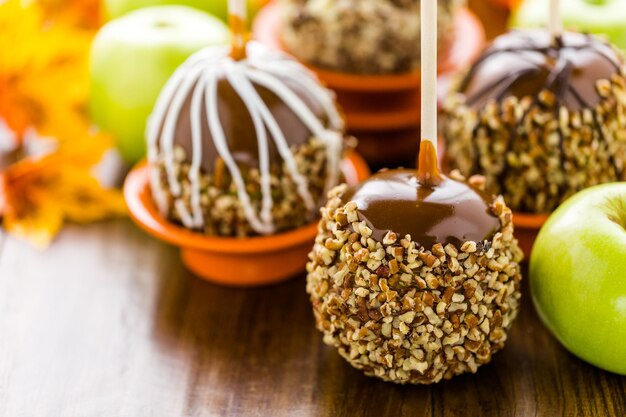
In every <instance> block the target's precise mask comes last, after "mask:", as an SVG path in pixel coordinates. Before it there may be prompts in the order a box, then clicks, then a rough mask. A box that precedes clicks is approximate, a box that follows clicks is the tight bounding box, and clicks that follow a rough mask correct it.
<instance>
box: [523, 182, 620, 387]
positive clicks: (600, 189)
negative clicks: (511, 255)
mask: <svg viewBox="0 0 626 417" xmlns="http://www.w3.org/2000/svg"><path fill="white" fill-rule="evenodd" d="M530 288H531V293H532V299H533V302H534V303H535V307H536V309H537V312H538V313H539V316H540V317H541V319H542V320H543V322H544V323H545V324H546V326H547V327H548V329H549V330H550V331H551V332H552V334H553V335H554V336H555V337H556V338H557V339H558V340H559V341H560V342H561V343H562V344H563V345H564V346H565V347H566V348H567V349H568V350H569V351H570V352H572V353H573V354H575V355H576V356H578V357H580V358H582V359H583V360H585V361H587V362H589V363H591V364H593V365H595V366H597V367H599V368H602V369H605V370H608V371H611V372H615V373H618V374H622V375H626V183H613V184H605V185H600V186H596V187H592V188H589V189H587V190H585V191H582V192H581V193H579V194H576V195H575V196H574V197H572V198H570V199H569V200H567V201H566V202H565V203H564V204H563V205H562V206H561V207H559V208H558V209H557V210H556V211H555V212H554V213H553V214H552V216H551V217H550V219H549V220H548V222H547V223H546V224H545V225H544V227H543V228H542V229H541V232H540V233H539V236H538V237H537V241H536V242H535V246H534V248H533V251H532V254H531V258H530Z"/></svg>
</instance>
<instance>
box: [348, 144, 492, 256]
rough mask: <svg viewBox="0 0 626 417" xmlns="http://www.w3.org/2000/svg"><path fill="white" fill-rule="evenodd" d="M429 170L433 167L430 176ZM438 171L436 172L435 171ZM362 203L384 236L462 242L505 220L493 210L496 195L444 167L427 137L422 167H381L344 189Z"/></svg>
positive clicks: (362, 211) (378, 235)
mask: <svg viewBox="0 0 626 417" xmlns="http://www.w3.org/2000/svg"><path fill="white" fill-rule="evenodd" d="M425 173H430V175H429V176H427V177H425V176H424V174H425ZM435 174H436V175H435ZM342 200H343V202H344V203H347V202H349V201H354V202H355V203H356V204H357V208H358V212H359V218H360V219H361V220H364V221H365V222H366V223H367V225H368V226H369V227H370V228H371V229H372V231H373V234H372V237H373V238H374V239H376V240H378V241H382V240H383V237H384V236H385V234H387V232H389V231H393V232H395V233H397V234H399V235H400V236H404V235H407V234H409V235H411V239H412V240H413V241H414V242H416V243H418V244H419V245H421V246H424V247H426V248H431V247H432V246H433V245H434V244H436V243H442V244H444V245H445V244H448V243H452V244H453V245H455V246H457V247H460V246H461V245H462V244H463V243H464V242H466V241H468V240H472V241H476V242H479V241H483V240H485V239H490V238H491V237H492V236H493V235H494V234H495V233H496V232H497V231H498V230H499V229H500V221H499V219H498V218H497V217H496V216H494V215H493V214H492V213H491V211H490V208H489V206H490V204H491V202H492V199H491V198H489V196H487V195H486V194H485V193H483V192H482V191H480V190H478V189H476V188H474V187H472V186H470V185H469V184H467V183H464V182H460V181H456V180H453V179H451V178H448V177H446V176H445V175H442V174H440V173H439V170H438V168H437V163H436V154H435V148H434V147H433V145H432V144H431V143H430V142H426V141H422V144H421V149H420V170H419V171H418V172H416V171H414V170H406V169H405V170H393V171H382V172H379V173H378V174H375V175H374V176H372V177H371V178H370V179H368V180H366V181H365V182H363V183H361V184H360V185H358V186H356V187H352V188H349V189H348V191H347V192H346V193H345V194H344V195H343V197H342Z"/></svg>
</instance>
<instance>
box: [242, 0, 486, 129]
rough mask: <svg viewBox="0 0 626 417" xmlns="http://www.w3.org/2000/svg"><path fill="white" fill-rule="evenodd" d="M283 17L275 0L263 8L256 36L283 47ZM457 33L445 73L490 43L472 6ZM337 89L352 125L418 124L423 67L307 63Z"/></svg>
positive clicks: (442, 66)
mask: <svg viewBox="0 0 626 417" xmlns="http://www.w3.org/2000/svg"><path fill="white" fill-rule="evenodd" d="M280 26H281V17H280V9H279V6H278V4H277V3H276V2H271V3H270V4H268V5H267V6H266V7H265V8H263V9H262V10H261V11H260V12H259V14H258V15H257V18H256V20H255V22H254V25H253V36H254V37H255V38H256V39H258V40H259V41H261V42H263V43H265V44H267V45H270V46H272V47H274V48H277V49H280V50H284V48H283V46H282V44H281V40H280ZM455 28H456V29H455V33H456V36H455V39H454V40H453V41H452V43H451V47H450V50H449V52H448V53H447V54H446V55H445V56H444V57H442V60H441V63H440V68H439V69H440V74H441V76H442V77H444V78H445V77H449V75H450V74H453V73H456V72H458V71H459V70H460V69H462V68H464V67H466V66H468V65H469V64H471V62H472V61H473V60H474V59H476V58H477V57H478V55H479V54H480V52H481V51H482V49H483V47H484V46H485V33H484V30H483V27H482V25H481V23H480V21H479V20H478V18H477V17H476V16H475V15H474V14H473V13H472V12H470V11H469V10H468V9H461V10H460V11H459V13H458V14H457V16H456V17H455ZM307 66H308V67H309V68H310V69H311V70H312V71H313V72H315V73H316V74H317V76H318V77H319V78H320V80H322V82H324V83H325V84H326V85H327V86H328V87H329V88H331V89H333V90H335V92H336V93H337V100H338V102H339V104H340V105H341V106H342V107H343V109H344V112H345V115H346V121H347V125H348V127H349V129H351V130H357V131H383V130H397V129H406V128H410V127H415V126H418V125H419V122H420V98H419V97H420V80H421V76H420V73H419V71H416V72H411V73H407V74H391V75H358V74H350V73H342V72H338V71H332V70H327V69H322V68H318V67H315V66H312V65H307Z"/></svg>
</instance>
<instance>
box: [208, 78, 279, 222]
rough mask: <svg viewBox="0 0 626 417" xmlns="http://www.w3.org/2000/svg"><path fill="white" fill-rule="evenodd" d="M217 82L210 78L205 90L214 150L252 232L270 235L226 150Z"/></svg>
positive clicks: (233, 161)
mask: <svg viewBox="0 0 626 417" xmlns="http://www.w3.org/2000/svg"><path fill="white" fill-rule="evenodd" d="M218 74H219V73H218ZM218 74H216V75H218ZM217 82H218V77H217V76H213V77H210V80H209V85H208V87H207V90H206V107H207V109H206V111H207V115H208V120H209V129H210V130H211V137H212V138H213V143H214V144H215V149H216V150H217V153H218V154H219V155H220V157H221V158H222V160H223V161H224V164H226V167H227V168H228V170H229V171H230V175H231V176H232V178H233V182H234V183H235V186H236V187H237V195H238V196H239V201H240V202H241V207H242V209H243V212H244V214H245V216H246V219H248V221H249V222H250V226H252V227H253V228H254V230H257V231H259V233H263V234H270V233H272V230H269V229H268V228H267V227H266V225H264V224H263V223H262V222H261V221H259V219H258V217H257V216H256V214H255V212H254V209H253V207H252V203H251V202H250V196H249V195H248V192H247V191H246V184H245V181H244V180H243V177H242V176H241V171H239V167H238V166H237V163H236V162H235V160H234V159H233V156H232V154H231V153H230V150H229V149H228V143H227V142H226V136H225V135H224V128H223V127H222V123H221V121H220V118H219V113H218V107H219V106H218V102H217V94H218V91H217Z"/></svg>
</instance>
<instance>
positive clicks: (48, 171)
mask: <svg viewBox="0 0 626 417" xmlns="http://www.w3.org/2000/svg"><path fill="white" fill-rule="evenodd" d="M83 143H86V144H90V146H82V147H79V148H75V149H73V150H72V151H67V150H59V151H56V152H54V153H52V154H49V155H46V156H44V157H42V158H38V159H35V158H27V159H24V160H22V161H20V162H18V163H16V164H14V165H12V166H10V167H9V168H8V169H6V170H5V171H3V172H2V173H1V174H0V183H1V184H2V185H1V186H0V194H3V197H4V199H3V201H2V202H0V215H2V216H3V226H4V228H5V229H6V230H7V231H8V232H9V233H12V234H14V235H16V236H19V237H22V238H25V239H27V240H29V241H31V242H32V243H33V244H35V245H36V246H38V247H46V246H47V245H48V244H49V243H50V242H51V241H52V239H53V238H54V236H55V235H56V234H57V233H58V232H59V230H60V229H61V227H62V225H63V224H64V222H65V221H70V222H75V223H90V222H94V221H99V220H103V219H106V218H111V217H119V216H124V215H125V214H126V206H125V203H124V199H123V197H122V195H121V193H120V192H119V191H118V190H108V189H104V188H103V187H102V186H101V185H100V183H99V182H98V180H97V179H96V178H95V177H93V175H92V174H91V172H90V170H91V168H92V166H93V162H94V161H98V160H100V159H101V157H102V152H103V150H104V149H105V147H104V146H103V145H102V144H103V143H106V141H104V140H101V139H100V138H99V137H98V135H96V136H93V137H90V138H88V139H86V140H84V141H83Z"/></svg>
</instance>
